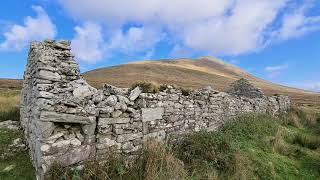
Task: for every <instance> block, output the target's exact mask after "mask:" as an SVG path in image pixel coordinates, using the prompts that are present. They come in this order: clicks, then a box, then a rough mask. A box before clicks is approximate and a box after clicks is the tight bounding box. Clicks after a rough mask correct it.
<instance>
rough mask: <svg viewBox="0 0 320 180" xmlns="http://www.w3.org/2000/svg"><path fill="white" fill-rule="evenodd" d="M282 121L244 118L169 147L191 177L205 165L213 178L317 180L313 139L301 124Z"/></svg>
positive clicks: (319, 155)
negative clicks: (215, 176) (184, 163)
mask: <svg viewBox="0 0 320 180" xmlns="http://www.w3.org/2000/svg"><path fill="white" fill-rule="evenodd" d="M290 113H293V112H290ZM294 113H296V112H294ZM287 116H288V115H286V116H283V117H287ZM301 121H305V119H301ZM284 122H285V121H284V119H276V118H272V117H269V116H266V115H246V116H242V117H239V118H237V119H236V120H235V121H233V122H230V123H227V124H226V125H225V126H224V128H223V129H222V130H221V131H219V132H199V133H193V134H190V135H187V136H186V137H185V138H184V140H183V141H182V143H180V144H178V145H177V146H176V148H175V149H176V151H177V156H178V157H179V158H181V159H182V160H184V162H187V163H186V169H188V170H189V174H190V175H191V176H197V174H203V170H202V169H204V168H205V167H207V168H208V164H209V168H212V169H213V170H214V171H216V172H218V179H234V178H235V179H239V178H240V177H242V178H240V179H319V178H320V151H319V147H320V146H319V140H320V137H319V135H318V134H316V133H315V132H313V131H312V130H310V129H308V127H307V125H306V126H304V127H302V128H300V129H299V128H296V127H293V126H290V125H289V126H288V125H286V124H285V123H284ZM301 123H302V124H304V123H305V122H301ZM305 124H306V123H305ZM279 132H280V133H279ZM208 154H210V156H208ZM239 159H240V161H239ZM217 162H220V163H217ZM221 164H224V165H225V166H226V168H221ZM200 166H203V168H199V167H200ZM198 169H200V171H199V170H198ZM190 172H191V173H190Z"/></svg>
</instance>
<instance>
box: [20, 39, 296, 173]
mask: <svg viewBox="0 0 320 180" xmlns="http://www.w3.org/2000/svg"><path fill="white" fill-rule="evenodd" d="M106 76H107V74H106ZM228 92H229V94H227V93H225V92H219V91H216V90H213V89H212V88H205V89H201V90H195V91H192V92H190V94H189V95H186V94H184V93H182V92H181V90H179V89H175V88H173V87H172V86H166V88H165V89H164V90H163V91H161V92H159V93H143V92H142V89H141V88H140V87H136V88H134V89H132V90H129V89H126V88H116V87H114V86H112V85H107V84H106V85H105V86H104V87H103V88H102V89H95V88H93V87H92V86H90V85H89V84H88V83H87V82H86V81H85V80H84V79H83V78H82V77H81V74H80V71H79V66H78V64H77V63H76V61H75V59H74V56H73V55H72V53H71V49H70V42H69V41H59V42H56V41H53V40H46V41H44V42H32V44H31V47H30V51H29V57H28V64H27V69H26V71H25V75H24V83H23V90H22V96H21V124H22V126H23V128H24V130H25V136H26V138H27V142H28V146H29V149H30V154H31V157H32V160H33V165H34V167H35V169H36V171H37V177H38V179H43V177H44V176H43V175H44V173H45V172H47V171H48V169H49V168H50V166H51V165H52V164H53V163H54V162H58V163H60V164H61V165H62V166H70V165H74V164H79V163H82V162H84V161H86V160H87V159H89V158H92V157H99V156H103V155H104V154H106V153H110V152H120V153H123V154H125V155H127V156H134V155H137V154H138V153H139V150H141V149H142V147H143V142H144V141H145V140H147V139H150V138H154V139H159V140H164V139H166V138H168V137H169V136H172V135H179V134H185V133H189V132H193V131H200V130H208V131H212V130H216V129H217V128H219V127H220V126H221V125H223V124H224V123H225V122H226V121H228V120H230V119H232V118H234V117H235V116H237V115H240V114H243V113H248V112H255V113H268V114H271V115H273V116H276V115H278V114H279V113H281V112H283V111H286V110H287V109H288V108H289V106H290V101H289V98H288V97H286V96H273V97H267V96H265V95H263V94H262V92H261V90H259V89H257V88H254V86H252V85H251V84H250V83H249V82H247V81H246V80H243V79H242V80H239V81H237V82H235V83H234V84H232V86H231V87H230V89H229V91H228Z"/></svg>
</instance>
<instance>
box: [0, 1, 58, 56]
mask: <svg viewBox="0 0 320 180" xmlns="http://www.w3.org/2000/svg"><path fill="white" fill-rule="evenodd" d="M32 9H33V10H34V11H35V12H36V13H37V16H36V17H30V16H28V17H26V18H25V20H24V24H23V25H18V24H15V25H12V26H11V27H10V28H9V30H8V31H7V32H5V33H4V34H3V36H4V38H5V40H4V41H3V42H2V43H1V44H0V50H21V49H23V48H25V47H26V46H27V45H28V44H29V43H30V42H31V41H33V40H43V39H46V38H54V37H55V36H56V34H57V33H56V27H55V25H54V24H53V23H52V21H51V19H50V18H49V16H48V14H47V13H46V12H45V11H44V9H43V8H42V7H40V6H32Z"/></svg>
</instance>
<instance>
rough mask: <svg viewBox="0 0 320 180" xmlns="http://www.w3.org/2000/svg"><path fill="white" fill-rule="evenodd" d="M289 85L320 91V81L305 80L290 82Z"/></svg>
mask: <svg viewBox="0 0 320 180" xmlns="http://www.w3.org/2000/svg"><path fill="white" fill-rule="evenodd" d="M288 85H289V86H293V87H297V88H300V89H305V90H309V91H314V92H320V81H304V82H297V83H289V84H288Z"/></svg>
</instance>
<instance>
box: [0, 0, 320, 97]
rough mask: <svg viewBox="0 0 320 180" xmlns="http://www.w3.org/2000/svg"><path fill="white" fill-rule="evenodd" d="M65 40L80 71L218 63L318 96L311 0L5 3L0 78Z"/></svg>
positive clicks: (318, 18) (319, 53) (319, 23)
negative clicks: (37, 49)
mask: <svg viewBox="0 0 320 180" xmlns="http://www.w3.org/2000/svg"><path fill="white" fill-rule="evenodd" d="M46 38H54V39H70V40H72V48H73V53H74V54H75V55H76V58H77V61H78V62H79V63H80V67H81V70H82V72H84V71H87V70H91V69H95V68H98V67H105V66H111V65H116V64H121V63H126V62H130V61H135V60H144V59H170V58H180V57H191V58H197V57H200V56H204V55H210V56H215V57H219V58H221V59H224V60H226V61H229V62H231V63H233V64H236V65H237V66H240V67H242V68H244V69H245V70H247V71H249V72H251V73H252V74H254V75H256V76H258V77H261V78H264V79H267V80H270V81H273V82H276V83H281V84H285V85H289V86H294V87H299V88H303V89H308V90H313V91H320V70H319V69H320V68H319V67H320V2H319V1H316V0H274V1H270V0H197V1H194V0H175V1H172V0H117V1H112V0H27V1H21V0H10V1H4V2H2V6H1V7H0V78H22V77H23V71H24V68H25V64H26V59H27V53H28V46H29V43H30V41H32V40H43V39H46Z"/></svg>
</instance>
